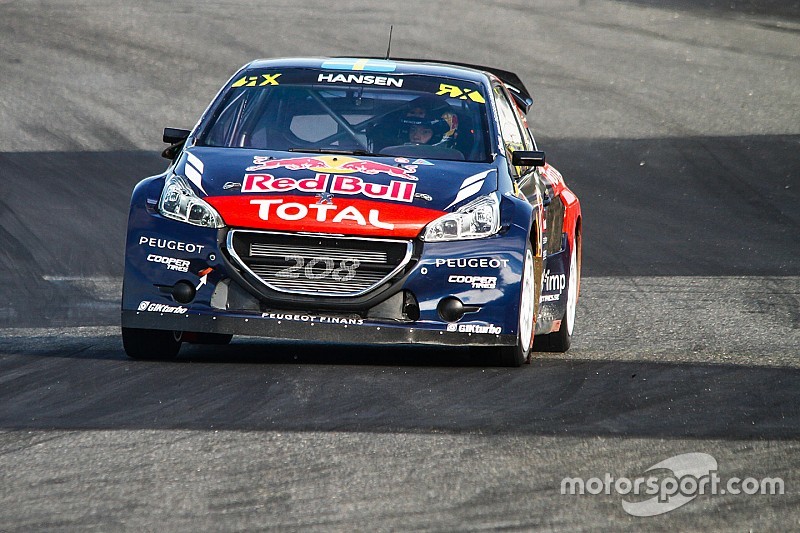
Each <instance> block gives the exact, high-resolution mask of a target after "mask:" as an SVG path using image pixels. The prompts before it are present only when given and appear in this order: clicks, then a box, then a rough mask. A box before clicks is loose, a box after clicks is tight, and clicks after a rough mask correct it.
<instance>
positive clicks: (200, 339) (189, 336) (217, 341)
mask: <svg viewBox="0 0 800 533" xmlns="http://www.w3.org/2000/svg"><path fill="white" fill-rule="evenodd" d="M231 340H233V335H230V334H227V333H184V334H183V342H186V343H189V344H213V345H215V346H224V345H226V344H230V342H231Z"/></svg>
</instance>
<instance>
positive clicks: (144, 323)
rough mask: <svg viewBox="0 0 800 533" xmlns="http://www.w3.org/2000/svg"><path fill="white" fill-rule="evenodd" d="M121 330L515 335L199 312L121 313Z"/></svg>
mask: <svg viewBox="0 0 800 533" xmlns="http://www.w3.org/2000/svg"><path fill="white" fill-rule="evenodd" d="M122 327H125V328H141V329H161V330H175V331H191V332H198V333H222V334H230V335H248V336H253V337H263V338H267V339H277V340H298V341H303V340H307V341H319V342H331V343H347V344H386V343H390V344H432V345H443V346H513V345H514V344H515V343H516V335H507V334H492V333H466V332H458V331H444V330H430V329H420V328H414V327H408V326H405V325H398V324H380V325H378V324H375V323H369V324H358V325H356V324H341V323H337V324H329V323H321V322H314V321H306V322H304V321H295V320H276V319H270V318H262V317H260V316H258V315H253V316H251V317H244V316H217V315H208V314H200V313H193V312H188V313H182V314H172V313H163V314H162V313H153V312H147V311H129V310H123V311H122Z"/></svg>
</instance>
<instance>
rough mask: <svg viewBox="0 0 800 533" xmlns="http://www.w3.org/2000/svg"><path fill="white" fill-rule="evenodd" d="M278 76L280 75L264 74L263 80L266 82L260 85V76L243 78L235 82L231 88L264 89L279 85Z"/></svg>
mask: <svg viewBox="0 0 800 533" xmlns="http://www.w3.org/2000/svg"><path fill="white" fill-rule="evenodd" d="M278 76H280V74H262V75H261V78H264V80H263V81H262V82H261V83H259V82H258V80H259V79H260V78H259V76H243V77H242V78H241V79H239V80H237V81H235V82H233V83H232V84H231V87H255V86H258V87H264V86H265V85H278Z"/></svg>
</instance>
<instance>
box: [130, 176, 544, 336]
mask: <svg viewBox="0 0 800 533" xmlns="http://www.w3.org/2000/svg"><path fill="white" fill-rule="evenodd" d="M149 189H152V190H149ZM159 191H160V187H159V185H158V184H157V183H152V182H150V183H148V181H147V180H146V181H145V182H142V184H140V186H138V187H137V189H136V190H135V191H134V195H133V198H132V202H131V213H130V218H129V222H128V235H127V245H126V255H125V277H124V283H123V299H122V326H123V327H126V328H143V329H160V330H177V331H186V332H200V333H224V334H234V335H252V336H259V337H264V338H270V339H286V340H309V341H326V342H347V343H387V342H388V343H399V344H437V345H454V346H459V345H464V346H509V345H514V344H516V339H517V328H518V314H519V295H520V273H521V271H522V254H523V251H524V249H525V243H526V240H527V239H528V232H527V229H526V228H528V227H530V226H529V225H528V224H529V222H528V218H527V216H521V218H522V220H520V221H514V223H512V224H510V225H509V226H508V227H507V229H506V230H505V231H503V232H502V233H501V234H498V235H496V236H493V237H490V238H486V239H478V240H472V241H458V242H444V243H425V244H424V245H423V243H421V242H418V241H417V242H416V244H415V249H416V250H417V251H416V252H415V257H414V259H413V261H411V262H410V263H409V265H408V267H407V268H406V269H405V270H404V272H402V274H401V275H398V276H396V277H395V279H394V280H393V281H392V283H391V287H390V288H389V289H385V290H381V291H375V293H372V294H367V295H364V296H360V297H358V298H338V299H337V298H316V299H315V298H313V297H308V296H302V295H297V296H293V295H290V294H284V295H282V297H281V298H280V299H277V298H272V299H271V298H270V295H269V294H268V291H266V292H265V291H263V290H261V288H259V287H257V286H255V284H254V283H253V279H252V276H248V275H247V273H246V272H244V271H242V269H240V268H238V266H237V264H236V263H235V261H233V260H232V259H231V254H230V253H229V250H227V246H226V242H227V239H226V237H227V233H228V231H229V229H227V228H226V229H222V230H215V229H209V228H201V227H197V226H191V225H188V224H185V223H182V222H177V221H174V220H170V219H166V218H164V217H162V216H160V215H159V214H158V213H157V210H156V209H155V203H154V201H153V200H152V198H157V194H158V192H159ZM148 200H150V201H148ZM519 213H520V215H526V214H525V213H524V212H523V211H519ZM487 280H490V281H487ZM176 284H183V285H184V286H185V287H192V288H194V289H193V291H192V297H191V299H190V300H189V301H184V303H181V302H180V301H179V298H176V296H175V294H173V293H172V292H170V287H174V286H175V285H176ZM376 293H379V294H376ZM407 294H411V295H413V300H414V301H415V302H416V303H417V305H418V313H414V316H410V317H409V316H405V314H404V313H402V312H400V310H402V308H403V305H405V304H404V303H402V302H405V301H407V300H405V297H406V295H407ZM446 298H458V299H459V300H460V301H461V302H463V304H464V305H465V306H467V307H468V308H469V309H470V312H468V313H466V314H465V315H464V316H463V317H461V318H460V319H458V320H456V321H450V322H448V321H446V320H444V319H443V318H442V316H441V315H440V313H439V310H438V306H439V305H440V303H441V302H442V300H443V299H446ZM398 301H399V302H401V303H399V304H398V303H396V302H398ZM387 308H393V309H396V310H395V311H389V312H386V309H387ZM400 315H403V316H400Z"/></svg>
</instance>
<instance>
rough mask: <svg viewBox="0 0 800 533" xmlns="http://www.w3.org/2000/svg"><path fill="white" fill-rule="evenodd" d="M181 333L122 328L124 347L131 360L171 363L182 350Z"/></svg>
mask: <svg viewBox="0 0 800 533" xmlns="http://www.w3.org/2000/svg"><path fill="white" fill-rule="evenodd" d="M182 341H183V340H182V334H181V332H180V331H167V330H161V329H139V328H122V346H123V347H124V348H125V353H126V354H128V357H130V358H131V359H143V360H147V361H171V360H173V359H175V358H176V357H177V356H178V351H179V350H180V349H181V342H182Z"/></svg>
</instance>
